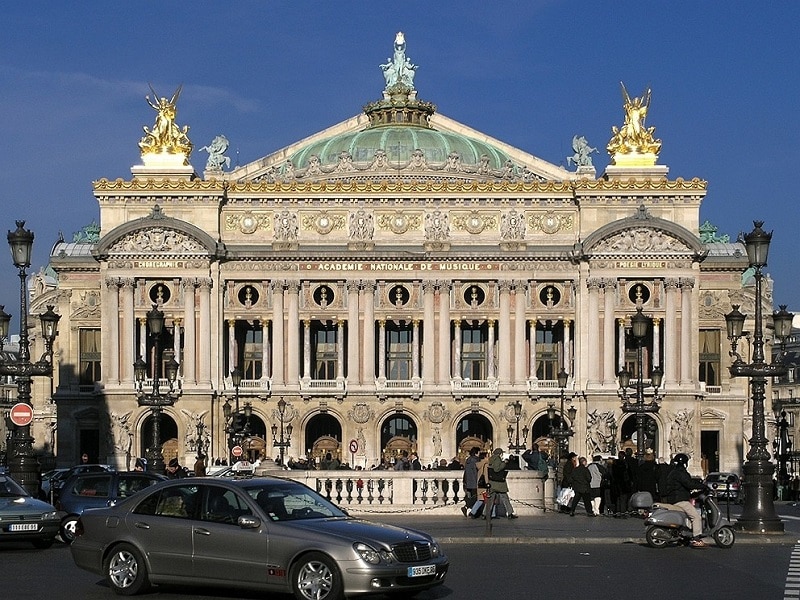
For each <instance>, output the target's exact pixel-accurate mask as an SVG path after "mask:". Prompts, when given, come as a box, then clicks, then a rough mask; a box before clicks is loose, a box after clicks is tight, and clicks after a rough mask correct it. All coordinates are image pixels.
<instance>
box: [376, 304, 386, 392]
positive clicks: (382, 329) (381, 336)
mask: <svg viewBox="0 0 800 600" xmlns="http://www.w3.org/2000/svg"><path fill="white" fill-rule="evenodd" d="M378 379H379V380H380V381H386V320H385V319H381V320H380V321H378Z"/></svg>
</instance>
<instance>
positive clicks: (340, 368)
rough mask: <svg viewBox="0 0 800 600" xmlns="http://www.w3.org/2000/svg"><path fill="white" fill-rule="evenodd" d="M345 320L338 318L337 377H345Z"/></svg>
mask: <svg viewBox="0 0 800 600" xmlns="http://www.w3.org/2000/svg"><path fill="white" fill-rule="evenodd" d="M344 352H345V347H344V320H343V319H336V379H337V380H339V379H344Z"/></svg>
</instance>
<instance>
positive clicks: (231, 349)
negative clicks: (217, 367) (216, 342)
mask: <svg viewBox="0 0 800 600" xmlns="http://www.w3.org/2000/svg"><path fill="white" fill-rule="evenodd" d="M238 366H239V361H238V360H237V359H236V319H228V373H230V372H231V371H233V370H234V369H235V368H236V367H238ZM228 373H225V374H224V376H225V377H227V376H228ZM242 376H244V374H242Z"/></svg>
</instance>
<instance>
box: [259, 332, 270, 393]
mask: <svg viewBox="0 0 800 600" xmlns="http://www.w3.org/2000/svg"><path fill="white" fill-rule="evenodd" d="M260 321H261V379H269V378H271V377H272V356H271V353H270V348H271V346H270V343H269V323H270V321H269V319H260Z"/></svg>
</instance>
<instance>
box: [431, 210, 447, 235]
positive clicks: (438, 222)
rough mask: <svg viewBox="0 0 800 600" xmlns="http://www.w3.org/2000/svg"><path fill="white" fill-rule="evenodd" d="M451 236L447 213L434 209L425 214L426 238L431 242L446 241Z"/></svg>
mask: <svg viewBox="0 0 800 600" xmlns="http://www.w3.org/2000/svg"><path fill="white" fill-rule="evenodd" d="M449 237H450V227H449V223H448V217H447V213H445V212H442V211H440V210H434V211H433V212H429V213H426V214H425V239H426V240H427V241H429V242H446V241H447V239H448V238H449Z"/></svg>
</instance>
